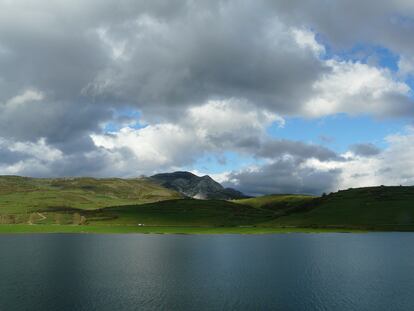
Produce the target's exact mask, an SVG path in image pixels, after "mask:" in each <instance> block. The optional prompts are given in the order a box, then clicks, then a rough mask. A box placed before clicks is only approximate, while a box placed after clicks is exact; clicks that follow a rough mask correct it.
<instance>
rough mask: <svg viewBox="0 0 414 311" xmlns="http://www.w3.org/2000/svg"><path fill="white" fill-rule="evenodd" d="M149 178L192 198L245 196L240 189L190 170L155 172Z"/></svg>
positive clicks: (238, 197)
mask: <svg viewBox="0 0 414 311" xmlns="http://www.w3.org/2000/svg"><path fill="white" fill-rule="evenodd" d="M150 178H151V179H152V180H154V181H155V182H157V183H159V184H160V185H162V186H163V187H166V188H169V189H173V190H176V191H178V192H180V193H182V194H183V195H185V196H187V197H190V198H194V199H218V200H231V199H240V198H245V197H246V196H245V195H244V194H243V193H241V192H240V191H237V190H235V189H232V188H224V187H223V186H222V185H220V184H219V183H218V182H216V181H215V180H214V179H213V178H211V177H210V176H208V175H205V176H202V177H199V176H197V175H194V174H193V173H190V172H174V173H162V174H156V175H154V176H151V177H150Z"/></svg>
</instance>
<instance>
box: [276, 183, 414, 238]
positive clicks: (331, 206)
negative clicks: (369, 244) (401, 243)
mask: <svg viewBox="0 0 414 311" xmlns="http://www.w3.org/2000/svg"><path fill="white" fill-rule="evenodd" d="M309 203H310V204H308V205H307V206H306V205H305V206H304V207H303V208H302V209H299V210H298V212H297V213H291V214H289V215H287V216H284V217H280V218H277V219H275V220H274V221H272V224H274V225H283V226H299V227H319V228H321V227H325V228H329V227H344V228H345V227H346V228H363V229H368V230H407V231H414V187H401V186H399V187H384V186H381V187H368V188H356V189H349V190H344V191H339V192H336V193H332V194H330V195H327V196H324V197H320V198H315V199H314V200H312V201H311V202H309Z"/></svg>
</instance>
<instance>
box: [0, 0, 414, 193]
mask: <svg viewBox="0 0 414 311" xmlns="http://www.w3.org/2000/svg"><path fill="white" fill-rule="evenodd" d="M390 3H391V2H387V1H363V2H361V3H360V2H356V1H335V2H326V1H322V0H320V1H316V0H315V1H308V2H303V1H300V2H299V1H266V0H263V1H247V0H242V1H235V0H222V1H220V0H212V1H159V0H154V1H133V0H121V1H110V0H90V1H79V0H73V1H34V0H32V1H30V0H26V1H22V0H16V1H2V0H0V138H4V139H5V140H7V141H8V142H9V143H10V144H11V143H13V142H25V143H27V142H32V143H35V142H38V141H39V139H41V138H45V143H46V144H48V145H50V146H52V148H55V149H58V150H59V151H61V152H62V153H63V155H62V157H61V158H59V159H58V160H53V161H52V162H50V163H52V164H50V165H49V166H47V167H46V166H45V165H46V164H44V163H43V162H42V161H41V160H40V162H39V163H40V164H39V166H36V167H29V166H26V168H25V171H24V172H23V173H27V174H29V173H31V174H37V175H42V174H46V175H47V174H51V172H53V174H58V175H72V174H74V175H78V174H88V175H96V174H112V175H117V174H120V175H122V174H125V172H126V170H124V169H123V168H122V169H120V168H117V167H114V168H113V169H112V168H111V170H109V168H108V166H110V163H111V161H114V160H113V157H112V156H113V154H111V153H110V151H108V150H102V149H100V148H98V147H96V146H95V145H94V144H93V142H92V141H91V138H90V135H91V134H93V133H98V134H99V133H101V132H102V124H104V123H105V122H108V121H114V120H115V119H116V118H117V117H116V111H117V110H119V109H122V108H125V107H129V108H132V109H137V110H139V111H141V112H142V115H143V116H144V118H145V120H146V121H148V122H150V123H151V122H152V123H157V122H171V123H176V124H179V125H180V122H181V123H183V122H184V121H183V120H182V118H183V115H185V111H186V109H188V108H189V107H193V106H198V105H201V104H203V103H205V102H206V100H209V99H229V98H236V99H242V100H244V101H246V102H248V103H250V104H251V105H252V106H255V107H256V108H257V109H262V110H266V111H270V112H275V113H278V114H281V115H301V114H303V105H304V103H305V102H306V101H307V100H309V99H310V98H312V96H313V95H314V93H315V92H316V91H315V88H314V87H313V86H314V83H315V81H318V79H320V78H321V76H323V75H326V74H329V73H331V72H332V68H329V66H326V64H324V63H323V61H321V60H320V59H318V57H317V56H316V55H315V53H314V52H315V51H312V50H311V48H309V47H303V46H300V44H298V42H296V40H295V38H294V36H293V35H292V29H293V28H299V29H312V30H315V31H317V32H318V33H319V36H320V38H321V39H322V40H324V41H326V42H327V43H329V44H332V46H333V47H334V48H338V47H342V46H350V45H352V44H353V42H360V40H368V41H369V42H372V43H373V44H374V43H378V44H383V45H384V46H385V47H389V48H390V49H392V50H393V51H394V50H395V51H397V52H399V51H401V52H402V53H408V52H414V50H413V45H412V44H411V34H412V23H411V22H410V20H409V19H407V18H406V16H410V14H411V16H413V14H412V13H413V8H412V5H411V4H410V2H408V1H407V2H404V1H396V2H392V4H390ZM397 31H399V34H398V32H397ZM382 34H383V36H382ZM28 90H29V91H30V90H31V92H32V93H33V94H34V95H33V94H32V95H31V96H32V98H31V97H30V96H26V95H27V94H28ZM29 93H30V92H29ZM30 94H31V93H30ZM30 94H29V95H30ZM36 94H38V95H36ZM384 96H385V97H386V99H387V100H389V101H390V102H398V103H401V102H403V103H404V105H403V108H398V107H402V106H399V105H392V108H390V109H391V110H384V111H381V114H382V115H384V114H395V115H401V114H408V113H411V112H412V110H410V109H411V108H410V109H408V108H407V107H411V106H410V103H411V101H410V100H407V98H405V97H404V96H402V97H401V95H399V94H393V93H392V94H386V95H384ZM394 107H395V108H394ZM398 109H400V110H398ZM401 109H405V110H401ZM377 110H378V109H377ZM115 121H116V120H115ZM190 130H191V129H190ZM255 135H256V134H255ZM255 135H253V134H249V133H247V134H246V133H244V134H243V136H240V137H238V133H224V134H222V133H218V134H217V133H207V134H206V136H208V138H209V141H210V142H211V143H212V144H213V145H214V146H216V147H217V148H219V147H222V148H223V150H225V149H226V148H230V149H231V148H234V149H235V150H236V151H242V152H247V153H249V154H251V155H253V156H256V157H258V158H266V159H278V158H280V157H282V156H284V155H290V156H292V157H294V158H295V161H296V163H297V161H299V160H298V159H300V161H304V160H305V159H308V158H316V159H319V160H320V161H328V160H341V159H340V157H339V156H338V155H336V154H335V153H334V152H332V151H331V150H329V149H327V148H323V147H319V146H314V145H309V144H305V143H301V142H292V141H288V140H271V139H264V140H261V138H260V137H259V136H258V135H256V136H255ZM6 149H7V148H6ZM6 149H4V150H3V151H1V152H2V153H1V152H0V164H1V163H3V164H4V163H12V162H10V161H13V160H11V159H12V157H13V156H16V158H15V159H20V158H19V157H20V156H21V155H20V156H19V155H17V154H13V155H12V154H11V153H10V152H11V151H10V150H8V149H7V150H8V151H7V150H6ZM5 150H6V151H5ZM117 152H118V153H119V155H118V156H119V157H120V158H122V157H126V158H125V159H128V158H131V159H132V160H131V161H133V160H134V158H133V157H132V156H131V154H130V153H129V152H127V151H125V150H124V151H119V150H117ZM92 154H93V156H92ZM26 156H28V155H27V154H26V155H25V157H26ZM120 158H119V159H120ZM182 158H183V159H187V158H185V157H184V156H183V157H182ZM190 158H191V161H193V160H194V159H193V157H189V159H190ZM3 159H4V160H3ZM117 159H118V158H117ZM125 159H124V160H125ZM120 161H121V162H122V160H120ZM125 161H126V160H125ZM277 163H278V164H274V165H273V166H272V167H269V169H273V170H274V171H275V173H277V172H278V171H279V170H280V171H281V172H282V173H283V172H284V171H283V168H284V167H289V165H291V166H292V165H293V164H292V163H288V162H286V163H284V162H280V163H279V162H277ZM291 168H292V167H291ZM318 174H322V175H323V176H319V175H318ZM324 174H325V173H317V172H313V171H309V170H302V171H300V172H299V175H300V176H301V177H300V178H301V180H306V178H308V177H307V176H313V177H315V179H317V180H321V186H318V187H317V188H323V187H322V185H324V184H325V181H328V180H329V178H328V177H327V176H325V175H324ZM326 174H328V173H326ZM332 175H334V174H332ZM243 176H244V175H243ZM252 176H253V177H254V176H256V177H258V178H260V177H261V175H260V174H259V173H257V174H256V175H252ZM283 176H285V177H284V178H285V179H286V183H284V184H283V185H285V184H286V185H287V184H289V183H290V181H292V182H293V180H294V178H295V177H294V176H290V175H289V174H288V173H287V172H284V175H283ZM318 176H319V177H318ZM329 176H331V175H329ZM253 177H251V178H253ZM263 177H265V176H263ZM313 177H312V178H313ZM243 178H245V180H246V182H247V180H250V179H247V175H246V176H244V177H243ZM249 178H250V177H249ZM269 178H270V177H269ZM269 178H267V179H266V178H264V179H263V180H270V179H269ZM270 181H271V180H270ZM306 181H308V180H306ZM283 185H281V188H280V189H288V187H287V186H283ZM261 187H263V189H265V186H264V184H263V183H262V186H261ZM312 191H313V190H312V189H309V192H312ZM315 191H316V190H315Z"/></svg>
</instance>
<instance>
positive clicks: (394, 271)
mask: <svg viewBox="0 0 414 311" xmlns="http://www.w3.org/2000/svg"><path fill="white" fill-rule="evenodd" d="M0 250H1V252H0V310H2V311H3V310H99V311H102V310H111V311H112V310H387V311H388V310H412V309H413V306H414V295H412V289H413V288H414V260H413V258H414V234H411V233H372V234H285V235H257V236H255V235H252V236H246V235H212V236H204V235H197V236H180V235H64V234H50V235H3V236H0Z"/></svg>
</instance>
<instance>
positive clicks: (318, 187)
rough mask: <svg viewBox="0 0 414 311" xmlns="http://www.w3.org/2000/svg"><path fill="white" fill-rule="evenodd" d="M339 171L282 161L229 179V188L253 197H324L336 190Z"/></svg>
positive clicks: (237, 173)
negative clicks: (300, 195) (320, 195)
mask: <svg viewBox="0 0 414 311" xmlns="http://www.w3.org/2000/svg"><path fill="white" fill-rule="evenodd" d="M339 175H340V170H339V169H331V170H327V171H325V170H318V169H316V168H312V167H308V166H305V165H303V164H301V163H298V162H297V161H296V160H295V159H293V158H291V157H283V158H280V159H277V160H275V161H273V162H272V163H270V164H265V165H263V166H260V167H255V168H247V169H245V170H241V171H239V172H233V173H231V174H229V175H227V176H226V178H227V181H225V182H224V184H225V185H226V186H230V187H236V188H237V189H239V190H241V191H243V192H245V193H248V194H250V195H259V194H275V193H279V194H280V193H302V194H303V193H304V194H321V193H322V192H324V191H326V192H329V191H332V190H334V189H336V186H337V179H338V178H339Z"/></svg>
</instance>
